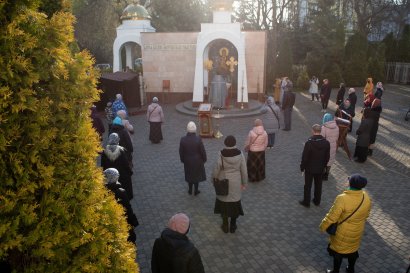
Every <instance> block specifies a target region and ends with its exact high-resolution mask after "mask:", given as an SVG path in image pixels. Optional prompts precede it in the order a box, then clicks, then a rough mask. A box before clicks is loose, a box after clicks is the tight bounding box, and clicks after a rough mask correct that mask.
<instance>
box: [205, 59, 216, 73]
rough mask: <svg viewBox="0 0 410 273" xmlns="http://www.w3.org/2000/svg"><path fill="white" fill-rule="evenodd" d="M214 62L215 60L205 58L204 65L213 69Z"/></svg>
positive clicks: (207, 68)
mask: <svg viewBox="0 0 410 273" xmlns="http://www.w3.org/2000/svg"><path fill="white" fill-rule="evenodd" d="M213 63H214V62H213V61H212V60H205V61H204V67H205V68H206V70H208V71H211V69H212V65H213Z"/></svg>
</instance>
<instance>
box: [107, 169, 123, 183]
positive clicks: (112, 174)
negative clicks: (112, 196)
mask: <svg viewBox="0 0 410 273" xmlns="http://www.w3.org/2000/svg"><path fill="white" fill-rule="evenodd" d="M104 176H105V183H106V184H112V183H116V182H117V181H118V178H120V173H119V172H118V170H117V169H115V168H108V169H106V170H105V171H104Z"/></svg>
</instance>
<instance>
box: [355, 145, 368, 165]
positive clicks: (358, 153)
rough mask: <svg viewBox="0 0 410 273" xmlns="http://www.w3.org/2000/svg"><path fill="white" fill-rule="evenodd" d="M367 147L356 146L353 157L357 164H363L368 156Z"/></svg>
mask: <svg viewBox="0 0 410 273" xmlns="http://www.w3.org/2000/svg"><path fill="white" fill-rule="evenodd" d="M368 150H369V149H368V147H360V146H356V149H355V150H354V155H353V157H357V161H358V162H365V161H366V159H367V154H368Z"/></svg>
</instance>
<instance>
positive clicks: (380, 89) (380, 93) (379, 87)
mask: <svg viewBox="0 0 410 273" xmlns="http://www.w3.org/2000/svg"><path fill="white" fill-rule="evenodd" d="M383 92H384V88H383V84H382V83H381V82H378V83H377V84H376V93H374V96H375V97H376V98H378V99H379V100H381V99H382V96H383Z"/></svg>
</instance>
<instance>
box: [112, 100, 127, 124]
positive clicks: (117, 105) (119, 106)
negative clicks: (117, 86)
mask: <svg viewBox="0 0 410 273" xmlns="http://www.w3.org/2000/svg"><path fill="white" fill-rule="evenodd" d="M119 110H124V111H125V113H126V114H127V116H128V110H127V106H125V103H124V101H123V100H122V95H121V94H117V95H115V101H114V103H113V104H112V107H111V111H112V113H113V115H114V118H115V117H117V112H118V111H119Z"/></svg>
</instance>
